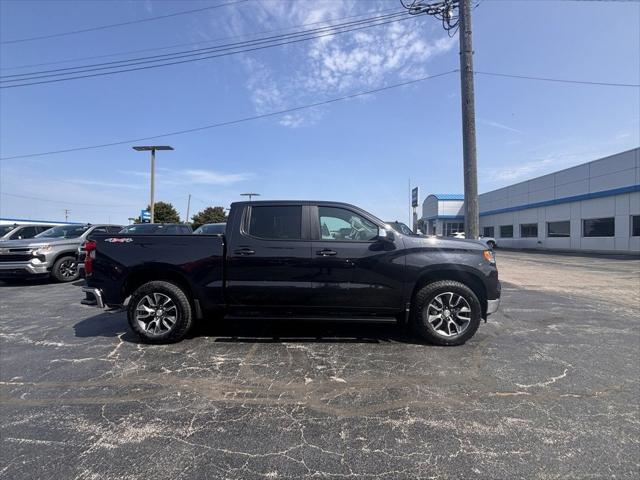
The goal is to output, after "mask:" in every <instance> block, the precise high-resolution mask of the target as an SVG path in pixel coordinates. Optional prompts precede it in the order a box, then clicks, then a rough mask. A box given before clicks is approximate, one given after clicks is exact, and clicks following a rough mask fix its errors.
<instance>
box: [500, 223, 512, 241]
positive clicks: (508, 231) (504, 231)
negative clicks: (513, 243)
mask: <svg viewBox="0 0 640 480" xmlns="http://www.w3.org/2000/svg"><path fill="white" fill-rule="evenodd" d="M500 237H501V238H513V225H500Z"/></svg>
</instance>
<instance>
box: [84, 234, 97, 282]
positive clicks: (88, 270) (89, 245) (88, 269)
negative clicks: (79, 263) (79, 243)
mask: <svg viewBox="0 0 640 480" xmlns="http://www.w3.org/2000/svg"><path fill="white" fill-rule="evenodd" d="M97 246H98V244H97V243H96V242H94V241H93V240H87V241H86V242H84V250H85V252H87V254H86V256H85V258H84V273H85V275H91V274H92V273H93V259H94V258H96V247H97Z"/></svg>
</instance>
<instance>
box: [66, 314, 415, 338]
mask: <svg viewBox="0 0 640 480" xmlns="http://www.w3.org/2000/svg"><path fill="white" fill-rule="evenodd" d="M73 328H74V332H75V336H76V337H81V338H87V337H120V338H121V339H122V340H123V341H125V342H130V343H143V342H141V341H140V339H139V338H138V336H137V335H136V334H134V333H133V331H131V329H130V327H129V325H128V323H127V317H126V314H125V313H124V312H115V313H101V314H99V315H95V316H92V317H89V318H86V319H84V320H81V321H80V322H78V323H76V324H75V325H74V326H73ZM198 338H207V339H210V340H211V341H213V342H216V343H380V344H381V343H408V344H422V343H423V342H422V341H420V339H418V338H416V337H414V336H412V335H411V333H410V332H409V331H408V330H407V329H405V328H402V327H401V326H399V325H397V324H395V323H391V322H389V323H381V322H376V323H373V322H371V323H370V322H349V321H346V320H345V321H342V320H341V321H335V320H334V321H331V320H327V321H310V320H298V319H296V320H293V319H287V318H279V319H273V318H256V319H243V320H238V319H233V320H231V319H230V320H225V319H223V318H210V319H205V320H202V321H199V322H198V323H196V325H195V326H194V328H193V330H192V331H191V333H190V334H189V336H188V339H191V340H196V339H198Z"/></svg>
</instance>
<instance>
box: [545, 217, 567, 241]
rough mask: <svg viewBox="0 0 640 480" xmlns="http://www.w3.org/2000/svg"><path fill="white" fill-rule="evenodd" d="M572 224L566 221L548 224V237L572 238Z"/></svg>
mask: <svg viewBox="0 0 640 480" xmlns="http://www.w3.org/2000/svg"><path fill="white" fill-rule="evenodd" d="M570 236H571V222H570V221H569V220H565V221H562V222H547V237H552V238H553V237H570Z"/></svg>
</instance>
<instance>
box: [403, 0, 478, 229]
mask: <svg viewBox="0 0 640 480" xmlns="http://www.w3.org/2000/svg"><path fill="white" fill-rule="evenodd" d="M400 3H401V4H402V5H403V6H404V7H405V8H406V9H407V10H408V11H409V13H410V14H412V15H422V14H426V15H430V16H432V17H435V18H436V19H438V20H440V21H442V27H443V28H444V29H445V30H446V31H447V32H448V33H449V36H453V35H455V32H456V30H458V29H459V31H460V89H461V94H462V95H461V96H462V156H463V173H464V230H465V236H466V238H478V236H479V234H480V219H479V214H478V165H477V160H476V109H475V97H474V88H473V44H472V35H471V0H440V1H432V2H431V3H426V2H425V1H424V0H400ZM456 10H457V14H456Z"/></svg>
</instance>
